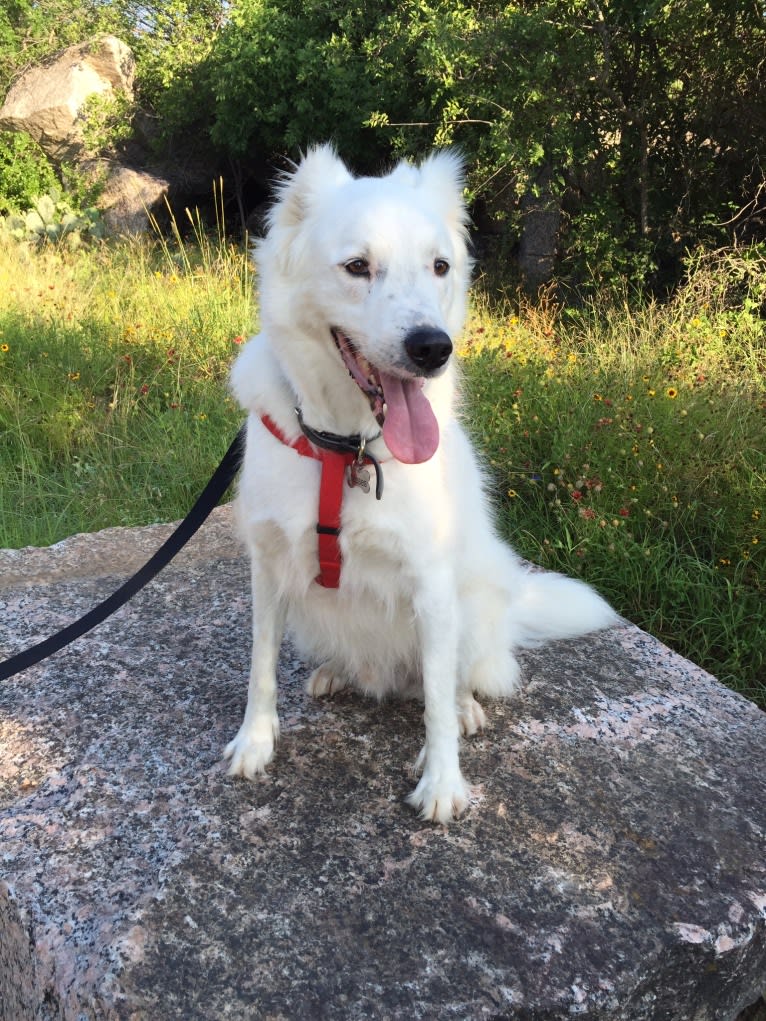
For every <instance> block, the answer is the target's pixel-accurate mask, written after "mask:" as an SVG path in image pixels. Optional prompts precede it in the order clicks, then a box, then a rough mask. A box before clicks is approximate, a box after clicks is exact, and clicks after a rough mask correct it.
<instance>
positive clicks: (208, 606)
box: [0, 509, 766, 1021]
mask: <svg viewBox="0 0 766 1021" xmlns="http://www.w3.org/2000/svg"><path fill="white" fill-rule="evenodd" d="M228 517H229V514H228V510H226V509H223V510H221V511H218V512H216V515H215V517H214V519H213V520H212V521H211V522H210V523H209V524H207V525H206V526H205V527H204V528H203V530H202V531H201V533H200V535H199V537H198V539H197V540H195V542H194V544H193V546H192V547H191V548H190V549H189V550H188V551H187V552H185V553H184V554H183V555H182V556H181V557H180V558H179V559H178V560H177V561H176V562H175V563H174V564H173V565H171V567H169V568H168V569H166V570H165V571H164V572H163V573H162V574H161V575H160V576H159V578H158V579H157V580H156V581H155V582H153V583H152V584H151V585H150V586H149V587H148V588H147V589H145V590H144V591H143V592H142V593H141V594H139V595H138V596H137V597H136V598H135V599H134V600H133V602H132V603H130V604H128V606H126V607H124V608H123V609H122V610H120V611H119V612H118V614H117V615H116V616H114V617H113V618H111V619H110V620H109V621H107V622H106V623H104V624H103V625H101V626H100V627H99V628H98V629H96V630H95V631H93V632H91V634H90V635H88V636H86V637H85V638H82V639H80V640H79V641H78V642H77V643H76V644H75V645H74V646H72V647H70V648H69V649H67V650H65V651H63V652H61V653H59V654H57V655H56V656H55V657H54V658H52V659H50V660H49V661H47V662H46V663H44V664H40V665H39V666H37V667H33V668H31V669H30V670H28V671H27V672H26V673H25V674H22V675H20V676H18V677H16V678H14V679H12V680H10V681H7V682H5V684H4V685H3V687H2V689H0V751H1V755H0V863H1V869H2V871H1V872H0V1017H2V1019H3V1021H26V1019H30V1021H31V1019H49V1018H51V1019H52V1018H57V1019H66V1021H69V1019H72V1021H74V1019H77V1021H81V1019H99V1021H100V1019H126V1021H127V1019H129V1021H169V1019H184V1021H195V1019H212V1018H216V1019H217V1018H234V1019H243V1018H259V1019H261V1018H263V1019H306V1018H322V1019H339V1018H344V1019H345V1018H347V1019H363V1018H364V1019H367V1018H387V1019H389V1018H390V1019H397V1018H401V1019H408V1021H409V1019H413V1018H439V1019H442V1018H457V1019H467V1018H470V1019H474V1018H494V1019H501V1018H502V1019H509V1021H549V1019H560V1018H570V1017H576V1018H586V1019H596V1018H598V1019H599V1021H608V1019H623V1021H642V1019H652V1021H730V1019H733V1018H735V1017H736V1016H737V1015H738V1013H739V1012H740V1011H742V1010H743V1009H744V1008H747V1007H748V1006H749V1005H751V1004H753V1003H754V1002H755V1001H756V1000H757V999H758V997H759V994H760V993H761V992H762V991H763V988H764V987H766V854H765V849H766V715H764V714H763V713H761V712H759V711H758V710H757V709H756V708H755V707H754V706H753V705H752V704H750V703H748V702H746V701H745V700H744V699H742V698H740V697H738V696H737V695H735V694H732V693H731V692H729V691H727V690H726V689H724V688H722V687H721V686H720V685H718V684H717V682H716V681H715V680H714V679H713V678H711V677H710V676H709V675H707V674H705V673H704V672H703V671H701V670H699V669H698V668H696V667H694V666H692V665H691V664H689V663H688V662H686V661H684V660H682V659H680V658H679V657H678V656H676V655H674V654H673V653H671V652H670V651H669V650H668V649H667V648H665V647H664V646H662V645H661V644H660V643H658V642H656V641H655V640H653V639H652V638H650V637H648V636H647V635H645V634H643V633H642V632H640V631H638V630H637V629H636V628H634V627H632V626H627V625H626V626H624V627H620V628H617V629H615V630H613V631H611V632H609V633H606V634H603V635H599V636H597V637H592V638H589V639H587V640H581V641H578V642H570V643H561V644H559V645H555V646H550V647H548V648H546V649H543V650H540V651H536V652H534V653H527V654H526V655H525V657H524V667H525V674H526V678H527V686H526V689H525V691H524V694H523V695H522V696H521V697H520V698H519V699H518V700H517V701H515V702H510V703H509V702H501V701H496V702H489V703H487V704H486V708H487V714H488V718H489V721H490V725H489V728H488V730H487V731H486V732H485V733H484V734H483V735H480V736H478V738H474V739H472V740H470V741H469V742H467V743H466V746H465V748H464V751H463V757H462V760H463V766H464V770H465V773H466V776H467V777H468V779H469V780H470V781H471V782H472V783H473V784H474V794H473V799H472V804H471V807H470V810H469V812H468V814H467V817H466V818H464V819H463V820H462V821H461V822H460V823H457V824H455V825H453V826H451V827H449V828H442V827H438V826H433V825H429V824H426V823H423V822H420V821H419V820H418V819H417V818H416V817H415V816H414V815H413V814H412V813H411V812H410V810H409V809H408V808H407V807H406V806H405V805H404V804H403V798H404V796H405V795H406V793H407V792H408V791H409V789H410V787H411V786H412V783H413V781H412V777H411V776H410V775H409V771H408V769H409V766H410V765H411V764H412V763H413V762H414V760H415V757H416V755H417V752H418V750H419V747H420V742H421V738H422V721H421V709H420V708H419V707H418V706H417V705H415V704H413V703H409V702H403V703H398V702H389V703H385V704H382V705H378V704H375V703H371V702H369V701H367V700H365V699H363V698H362V697H360V696H357V695H355V694H353V693H348V692H344V693H342V694H340V695H338V696H336V697H335V698H334V699H329V700H322V701H315V700H312V699H310V698H309V697H308V696H307V695H305V694H304V692H303V689H302V684H303V682H304V680H305V678H306V675H307V670H306V667H305V666H304V664H303V663H301V662H300V661H299V660H298V659H297V658H296V656H295V654H294V652H293V651H292V650H291V648H290V646H289V644H286V645H285V647H284V648H283V653H282V657H281V660H280V674H281V678H280V680H281V687H280V712H281V717H282V727H283V733H282V740H281V742H280V746H279V749H278V752H277V756H276V760H275V762H274V764H273V765H272V767H271V768H270V770H269V772H268V774H267V776H266V777H264V778H263V779H262V780H261V781H260V782H258V783H255V784H250V783H247V782H245V781H241V780H230V779H228V778H227V777H226V775H225V772H224V769H223V767H222V765H221V750H222V748H223V746H224V745H225V743H226V741H227V740H228V739H229V738H230V737H231V736H232V735H233V734H234V732H235V731H236V728H237V727H238V725H239V722H240V717H241V712H242V709H243V706H244V700H245V678H246V673H247V666H248V657H249V622H248V603H249V599H248V592H247V586H248V580H247V579H248V571H247V565H246V563H245V560H244V558H243V557H242V555H241V552H240V550H239V549H238V548H237V545H236V543H235V542H234V541H233V540H232V538H231V535H230V525H229V520H228ZM167 532H168V529H167V527H166V526H156V527H153V528H145V529H132V530H126V529H114V530H110V531H107V532H103V533H98V534H96V535H92V536H79V537H74V538H72V539H69V540H67V541H66V542H64V543H60V544H58V545H57V546H54V547H52V548H51V549H49V550H22V551H5V552H0V622H1V623H0V655H8V654H10V653H11V652H15V651H17V650H18V649H20V648H21V647H23V646H25V645H27V644H31V643H32V642H33V641H35V640H39V639H41V638H43V637H45V636H46V635H47V634H49V633H50V632H51V631H52V630H54V629H56V628H57V627H60V626H62V625H63V624H65V623H66V622H68V621H69V620H71V619H72V618H73V617H74V616H76V615H79V614H80V613H81V612H83V611H84V610H86V609H87V608H88V607H89V606H91V605H92V604H93V603H94V602H95V601H97V600H98V599H99V598H102V597H103V596H104V595H106V594H108V593H109V592H111V591H112V590H113V589H114V588H115V587H116V586H117V584H118V583H119V582H120V581H121V580H123V578H124V577H125V576H126V575H127V574H128V573H129V572H130V571H131V570H133V569H134V568H135V567H137V566H138V565H139V564H140V563H141V562H143V560H144V559H146V557H148V555H149V554H150V553H151V552H153V550H154V549H155V548H156V547H157V546H158V545H159V543H160V541H161V540H162V539H164V537H165V536H166V535H167ZM751 1016H752V1015H751Z"/></svg>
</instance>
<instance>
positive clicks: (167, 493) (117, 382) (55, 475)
mask: <svg viewBox="0 0 766 1021" xmlns="http://www.w3.org/2000/svg"><path fill="white" fill-rule="evenodd" d="M252 328H253V304H252V279H251V271H250V264H249V260H248V258H247V254H246V253H245V252H243V251H240V250H239V249H237V248H235V247H233V246H229V245H228V244H221V245H215V246H210V245H202V246H201V245H200V244H199V243H198V242H195V243H194V244H191V245H185V244H183V243H180V244H175V245H174V246H173V247H172V248H171V247H169V246H168V245H165V244H158V243H154V242H151V241H142V242H141V241H135V242H131V243H130V244H129V245H119V246H101V247H97V248H93V249H88V250H82V249H81V250H78V251H75V252H70V251H67V250H65V249H64V248H58V249H57V248H54V247H52V246H51V247H48V248H44V249H41V250H39V251H38V250H34V249H31V248H27V247H25V246H8V247H3V248H2V250H1V251H0V482H1V484H0V545H3V546H20V545H24V544H38V545H45V544H47V543H50V542H54V541H56V540H57V539H60V538H62V537H63V536H64V535H67V534H70V533H72V532H75V531H79V530H83V529H86V530H92V529H96V528H100V527H104V526H108V525H117V524H120V525H132V524H143V523H147V522H152V521H158V520H169V519H173V518H176V517H179V516H182V515H183V514H184V513H185V511H186V509H187V507H188V504H189V502H190V500H191V499H192V498H193V497H194V496H195V495H196V494H197V493H198V492H199V491H200V489H201V488H202V486H203V485H204V483H205V481H206V480H207V477H208V476H209V474H210V472H211V470H212V468H213V467H214V466H215V464H216V463H217V461H218V459H219V458H220V456H221V454H222V453H223V452H224V451H225V449H226V447H227V445H228V442H229V441H230V439H231V437H232V436H233V435H234V432H235V431H236V426H237V424H238V422H239V421H240V420H241V415H240V412H239V410H238V409H237V408H235V407H234V405H233V403H232V401H231V399H230V398H229V397H228V395H227V393H226V386H225V381H226V376H227V372H228V367H229V364H230V361H231V357H232V354H233V352H234V351H235V350H236V344H237V343H238V342H239V343H241V341H242V340H243V338H244V337H245V336H246V335H247V334H248V333H249V332H251V330H252Z"/></svg>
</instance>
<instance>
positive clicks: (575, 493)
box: [569, 489, 582, 502]
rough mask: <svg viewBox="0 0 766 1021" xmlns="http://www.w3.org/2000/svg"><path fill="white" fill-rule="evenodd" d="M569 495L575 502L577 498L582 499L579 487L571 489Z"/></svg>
mask: <svg viewBox="0 0 766 1021" xmlns="http://www.w3.org/2000/svg"><path fill="white" fill-rule="evenodd" d="M569 495H570V496H571V497H572V499H573V500H574V501H575V502H577V501H578V500H582V493H581V492H580V490H579V489H573V490H572V492H571V493H570V494H569Z"/></svg>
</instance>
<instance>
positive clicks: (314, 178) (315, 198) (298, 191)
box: [268, 145, 351, 230]
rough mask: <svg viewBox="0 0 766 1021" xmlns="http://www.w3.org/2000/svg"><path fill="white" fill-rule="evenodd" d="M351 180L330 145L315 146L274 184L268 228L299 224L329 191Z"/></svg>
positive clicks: (344, 166) (288, 227) (341, 161)
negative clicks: (273, 201)
mask: <svg viewBox="0 0 766 1021" xmlns="http://www.w3.org/2000/svg"><path fill="white" fill-rule="evenodd" d="M350 180H351V174H350V173H349V171H348V169H347V167H346V165H345V164H344V162H343V160H342V159H341V158H340V157H339V156H338V154H337V153H336V151H335V149H334V148H333V147H332V146H331V145H316V146H313V147H312V148H311V149H309V150H308V152H307V153H306V155H305V156H304V157H303V159H302V160H301V161H300V163H299V164H298V165H297V167H296V168H295V170H294V171H293V172H292V173H291V174H286V175H285V176H284V178H283V179H282V180H281V181H280V182H279V184H278V186H277V201H276V202H275V203H274V205H273V206H272V208H271V210H270V212H269V214H268V225H269V229H270V230H273V229H277V230H278V229H279V228H282V227H284V228H287V229H290V228H292V227H298V226H300V224H301V223H303V221H304V220H305V219H306V217H307V216H308V215H309V214H310V213H311V210H312V209H313V208H314V207H315V206H316V204H317V203H318V202H319V200H321V198H322V197H323V196H324V195H326V194H327V193H328V192H330V191H333V190H334V189H335V188H338V187H340V186H341V185H343V184H345V183H346V182H347V181H350Z"/></svg>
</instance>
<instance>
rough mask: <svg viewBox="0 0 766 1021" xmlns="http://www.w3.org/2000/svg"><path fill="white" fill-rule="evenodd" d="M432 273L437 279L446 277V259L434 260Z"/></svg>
mask: <svg viewBox="0 0 766 1021" xmlns="http://www.w3.org/2000/svg"><path fill="white" fill-rule="evenodd" d="M434 273H435V274H436V275H437V277H443V276H446V275H447V273H449V263H448V262H447V260H446V259H435V260H434Z"/></svg>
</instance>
